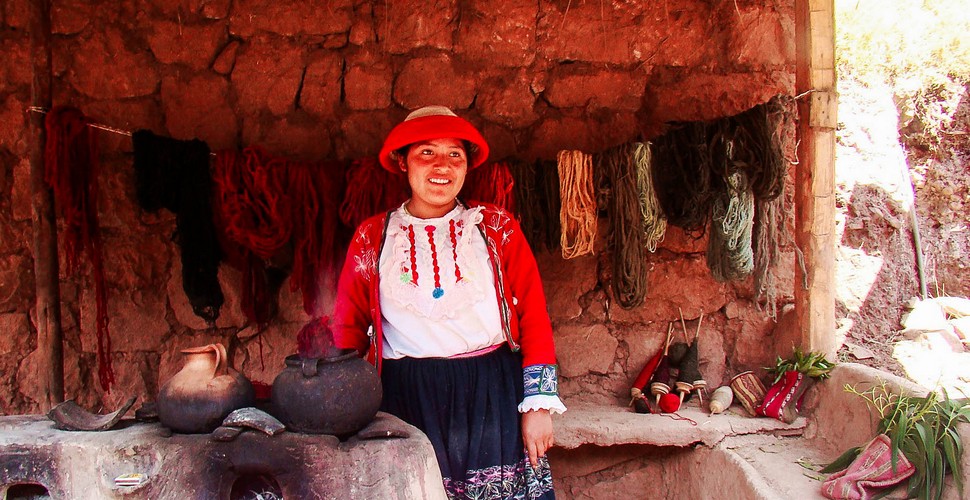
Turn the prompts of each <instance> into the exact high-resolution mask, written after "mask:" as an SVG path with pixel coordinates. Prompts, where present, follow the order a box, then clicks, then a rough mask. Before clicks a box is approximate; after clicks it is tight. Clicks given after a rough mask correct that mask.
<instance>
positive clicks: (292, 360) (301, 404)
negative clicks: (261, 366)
mask: <svg viewBox="0 0 970 500" xmlns="http://www.w3.org/2000/svg"><path fill="white" fill-rule="evenodd" d="M285 362H286V368H284V369H283V371H282V372H280V374H279V375H277V376H276V379H275V380H274V381H273V392H272V396H271V399H272V411H273V412H274V416H275V417H276V418H278V419H279V420H280V421H281V422H283V424H284V425H286V427H287V429H289V430H292V431H296V432H303V433H307V434H332V435H334V436H338V437H340V438H345V437H348V436H350V435H353V434H355V433H356V432H357V431H359V430H361V429H363V428H364V427H365V426H367V424H369V423H370V422H371V421H372V420H373V419H374V416H375V415H377V410H378V409H379V408H380V406H381V399H382V398H383V397H384V392H383V390H382V389H381V379H380V377H378V375H377V370H376V369H375V368H374V367H373V366H372V365H371V364H370V363H368V362H366V361H364V360H363V359H360V358H359V357H357V354H356V353H354V352H351V353H346V354H336V355H333V356H329V357H326V358H301V357H300V356H299V355H296V354H294V355H291V356H287V358H286V360H285Z"/></svg>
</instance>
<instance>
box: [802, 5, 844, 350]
mask: <svg viewBox="0 0 970 500" xmlns="http://www.w3.org/2000/svg"><path fill="white" fill-rule="evenodd" d="M795 37H796V40H795V89H796V93H797V94H798V95H799V96H802V97H801V98H800V99H799V102H798V116H799V120H798V139H799V143H798V159H799V163H798V166H797V167H796V173H795V243H796V244H797V245H798V247H799V248H800V249H801V250H802V252H803V254H804V256H805V271H804V273H803V272H802V269H801V267H800V266H797V265H796V266H795V269H796V271H795V283H796V286H795V320H796V324H797V325H798V328H799V331H800V332H801V335H802V337H801V344H802V345H801V347H802V349H803V350H811V351H820V352H824V353H826V354H827V355H829V358H830V359H834V355H835V351H837V350H838V348H839V346H838V345H837V339H836V338H835V245H836V243H837V242H836V239H835V238H836V234H835V127H836V123H837V102H838V96H837V94H836V90H835V81H836V80H835V3H834V0H796V1H795ZM802 283H807V285H808V288H807V289H805V288H803V287H802Z"/></svg>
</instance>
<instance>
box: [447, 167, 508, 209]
mask: <svg viewBox="0 0 970 500" xmlns="http://www.w3.org/2000/svg"><path fill="white" fill-rule="evenodd" d="M514 186H515V180H514V178H513V177H512V172H511V169H510V167H509V164H508V163H506V162H504V161H499V162H495V163H490V164H487V165H482V166H481V167H478V168H476V169H473V170H470V171H469V172H468V174H467V176H466V177H465V184H464V185H463V186H462V190H461V194H460V195H459V196H460V197H461V198H462V199H464V200H469V201H470V200H474V201H483V202H485V203H491V204H492V205H495V206H497V207H499V208H502V209H504V210H506V211H508V212H511V213H512V214H513V215H515V214H516V206H515V193H514V192H513V187H514Z"/></svg>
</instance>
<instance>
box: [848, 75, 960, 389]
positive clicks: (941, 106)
mask: <svg viewBox="0 0 970 500" xmlns="http://www.w3.org/2000/svg"><path fill="white" fill-rule="evenodd" d="M839 94H840V100H839V130H838V133H837V150H836V177H837V186H836V205H837V212H838V215H837V217H838V220H837V229H838V231H839V235H840V243H841V244H840V247H839V249H838V252H837V281H838V282H839V284H840V288H839V290H838V291H837V306H836V307H837V328H838V333H839V335H840V338H844V347H843V348H842V350H840V352H839V358H840V360H842V361H854V362H859V363H863V364H866V365H869V366H872V367H875V368H879V369H882V370H886V371H889V372H892V373H895V374H897V375H900V376H904V377H908V378H910V379H914V380H915V381H916V382H918V383H921V384H923V385H928V384H931V381H929V380H927V379H925V377H924V379H922V380H919V378H920V377H918V376H915V375H914V370H913V369H912V368H910V367H907V366H905V364H906V362H909V361H913V360H914V359H916V358H923V359H936V360H937V362H939V361H940V360H941V359H942V360H944V362H947V361H946V359H949V357H951V356H949V353H947V354H948V356H946V357H940V356H938V355H937V356H935V357H933V356H930V357H927V356H925V355H923V354H914V353H913V351H914V349H916V350H917V351H918V350H920V349H922V350H923V351H927V350H931V349H930V347H931V346H929V345H928V343H927V342H926V341H925V339H920V338H914V337H913V336H912V335H909V336H907V335H904V334H903V333H902V331H901V330H902V326H901V324H900V320H901V318H902V317H903V315H904V314H905V313H906V312H907V310H908V309H907V304H908V303H911V300H912V298H913V297H919V296H920V293H921V292H920V273H919V265H918V263H917V259H916V252H915V248H916V247H915V241H916V240H915V238H914V232H913V227H914V220H913V218H912V216H911V208H912V207H913V204H914V202H915V206H916V215H917V217H916V219H917V220H918V228H919V230H918V237H919V240H920V243H921V247H922V249H923V253H924V258H923V262H922V267H923V272H924V276H925V278H924V282H925V287H926V289H927V293H928V296H929V297H942V296H954V297H966V296H967V295H968V293H970V273H968V272H967V270H966V260H967V258H966V257H967V256H968V255H970V236H968V228H967V226H968V216H967V214H966V211H965V209H964V205H965V204H967V203H970V195H968V187H970V174H968V167H970V165H968V160H970V135H968V131H970V103H968V102H967V101H968V98H967V88H966V87H963V86H960V85H953V86H949V87H940V88H935V89H930V90H929V91H924V92H920V93H916V94H915V95H909V96H902V95H896V94H894V91H893V89H892V88H890V87H888V86H881V85H865V84H862V83H860V82H857V81H855V80H853V79H852V78H850V77H843V78H842V79H841V80H840V82H839ZM956 348H957V352H954V353H953V354H954V356H952V357H953V362H960V363H963V364H964V365H970V363H968V362H967V361H968V360H965V359H963V358H962V357H961V355H963V353H962V347H961V346H959V345H957V346H956ZM894 353H895V355H896V356H895V357H894ZM967 356H970V355H967ZM900 359H903V360H904V362H903V363H901V362H900ZM967 370H968V369H964V371H962V372H961V373H958V374H956V375H954V378H955V381H956V382H970V371H967Z"/></svg>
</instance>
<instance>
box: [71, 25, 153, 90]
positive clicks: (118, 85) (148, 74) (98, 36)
mask: <svg viewBox="0 0 970 500" xmlns="http://www.w3.org/2000/svg"><path fill="white" fill-rule="evenodd" d="M125 35H126V34H125V33H123V32H121V31H119V30H116V29H112V28H110V27H107V28H106V29H105V30H104V31H101V32H95V33H94V34H93V35H91V36H90V37H89V38H85V39H81V40H79V41H78V42H77V43H76V46H74V47H72V48H71V49H70V52H69V53H70V54H71V55H72V58H70V59H69V61H70V63H69V71H68V74H67V75H66V78H65V80H67V81H68V82H69V83H71V84H72V85H74V87H75V88H77V90H78V91H79V92H81V93H82V94H85V95H87V96H89V97H93V98H95V99H125V98H130V97H139V96H145V95H150V94H153V93H154V92H155V90H156V89H157V88H158V81H159V75H158V70H157V69H156V66H155V64H154V61H153V59H152V57H151V55H149V54H148V53H147V52H145V51H138V50H137V49H135V48H134V47H133V46H132V45H131V44H129V43H128V42H127V41H126V39H125ZM136 68H137V71H134V70H133V69H136Z"/></svg>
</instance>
